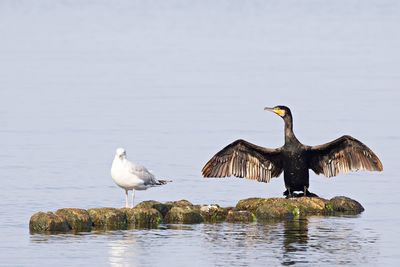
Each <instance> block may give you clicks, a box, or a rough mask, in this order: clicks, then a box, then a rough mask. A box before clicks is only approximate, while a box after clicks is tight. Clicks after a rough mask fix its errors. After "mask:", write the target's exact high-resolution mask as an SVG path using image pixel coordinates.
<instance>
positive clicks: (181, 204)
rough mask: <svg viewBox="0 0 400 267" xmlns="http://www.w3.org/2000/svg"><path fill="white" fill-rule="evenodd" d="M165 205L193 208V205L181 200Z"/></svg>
mask: <svg viewBox="0 0 400 267" xmlns="http://www.w3.org/2000/svg"><path fill="white" fill-rule="evenodd" d="M165 204H166V205H171V206H172V207H181V208H183V207H193V204H192V203H191V202H190V201H188V200H186V199H182V200H178V201H168V202H165Z"/></svg>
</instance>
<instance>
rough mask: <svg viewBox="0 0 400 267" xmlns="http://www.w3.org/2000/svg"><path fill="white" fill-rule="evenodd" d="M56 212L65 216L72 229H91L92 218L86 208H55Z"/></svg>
mask: <svg viewBox="0 0 400 267" xmlns="http://www.w3.org/2000/svg"><path fill="white" fill-rule="evenodd" d="M56 214H57V215H58V216H60V217H63V218H65V220H66V221H67V223H68V225H69V228H71V229H72V230H74V231H90V230H91V229H92V220H91V219H90V216H89V213H88V212H87V210H84V209H74V208H65V209H59V210H57V211H56Z"/></svg>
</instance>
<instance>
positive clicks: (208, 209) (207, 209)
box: [199, 204, 232, 223]
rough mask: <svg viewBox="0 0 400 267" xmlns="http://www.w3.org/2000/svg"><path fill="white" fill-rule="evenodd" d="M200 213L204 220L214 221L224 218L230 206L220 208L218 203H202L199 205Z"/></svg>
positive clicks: (221, 220)
mask: <svg viewBox="0 0 400 267" xmlns="http://www.w3.org/2000/svg"><path fill="white" fill-rule="evenodd" d="M199 209H200V215H201V217H203V221H204V222H209V223H216V222H223V221H225V220H226V216H227V215H228V210H229V209H232V208H221V207H220V206H219V205H216V204H213V205H203V206H200V208H199Z"/></svg>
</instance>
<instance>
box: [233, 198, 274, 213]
mask: <svg viewBox="0 0 400 267" xmlns="http://www.w3.org/2000/svg"><path fill="white" fill-rule="evenodd" d="M269 200H270V198H247V199H242V200H239V202H238V203H237V204H236V208H235V209H236V210H248V211H251V212H253V213H254V212H256V210H257V209H258V207H260V206H261V205H262V204H264V203H266V202H268V201H269Z"/></svg>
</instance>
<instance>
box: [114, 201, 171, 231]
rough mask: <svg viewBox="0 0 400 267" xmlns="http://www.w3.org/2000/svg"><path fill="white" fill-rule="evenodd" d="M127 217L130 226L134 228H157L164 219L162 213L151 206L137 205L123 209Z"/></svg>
mask: <svg viewBox="0 0 400 267" xmlns="http://www.w3.org/2000/svg"><path fill="white" fill-rule="evenodd" d="M121 210H122V211H123V212H124V213H125V214H126V218H127V223H128V227H133V228H156V227H158V226H159V224H160V223H162V221H163V216H162V214H161V213H160V212H159V211H158V210H156V209H154V208H151V207H145V205H142V207H140V206H139V207H138V206H136V207H135V208H133V209H129V208H124V209H121Z"/></svg>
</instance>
